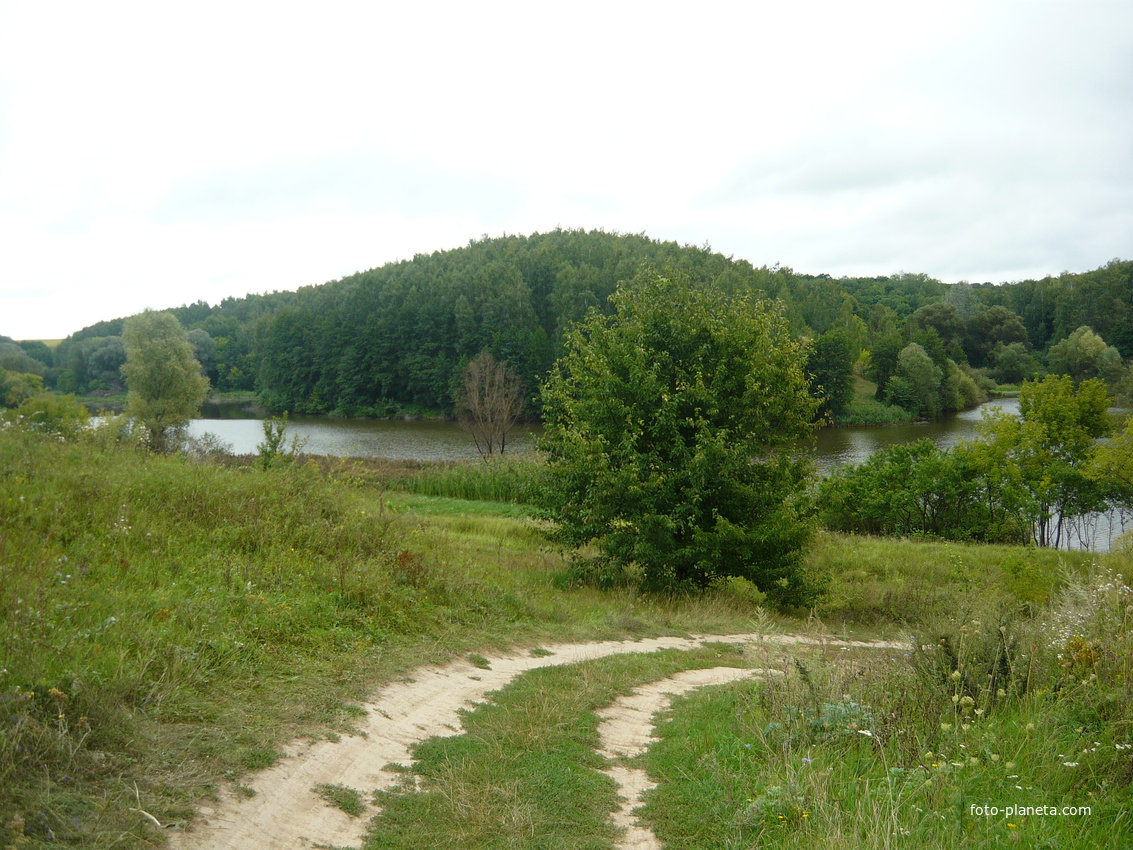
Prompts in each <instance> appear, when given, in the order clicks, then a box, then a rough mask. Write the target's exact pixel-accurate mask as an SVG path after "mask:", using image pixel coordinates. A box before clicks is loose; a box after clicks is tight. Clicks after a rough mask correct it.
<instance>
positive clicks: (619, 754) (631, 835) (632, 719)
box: [598, 667, 783, 850]
mask: <svg viewBox="0 0 1133 850" xmlns="http://www.w3.org/2000/svg"><path fill="white" fill-rule="evenodd" d="M781 675H783V671H782V670H761V669H751V668H744V667H711V668H709V669H705V670H685V671H684V672H681V673H677V674H676V675H675V676H670V677H669V678H668V679H661V680H659V681H656V682H650V683H649V684H648V685H642V686H641V687H640V688H638V689H637V690H635V691H634V692H633V693H631V694H628V695H627V696H624V697H619V698H618V699H616V700H614V702H613V703H612V704H611V705H610V706H609V707H608V708H605V709H603V710H602V711H600V712H598V716H599V718H601V720H602V722H601V723H600V724H599V725H598V737H599V738H600V739H601V741H602V745H601V749H600V750H599V753H601V754H602V755H604V756H605V757H606V758H608V759H611V760H613V759H619V758H632V757H633V756H636V755H641V754H642V753H644V752H645V751H646V750H647V749H649V745H650V744H651V743H653V741H654V740H655V738H654V737H653V716H654V715H655V714H656V713H657V712H659V711H662V710H664V709H665V708H668V706H669V703H670V702H671V701H672V698H673V697H674V696H677V695H678V694H683V693H687V692H688V691H691V690H694V689H696V688H703V687H704V686H705V685H723V684H726V683H727V682H735V681H738V680H740V679H764V678H767V677H768V676H781ZM603 773H605V774H606V775H607V776H609V777H610V778H611V779H613V780H614V781H615V782H617V783H618V785H619V786H620V787H621V792H622V807H621V809H620V810H618V811H617V812H614V815H613V821H614V823H615V824H617V825H618V826H620V827H624V828H625V835H624V836H623V837H622V840H621V841H619V842H618V847H619V848H620V850H661V842H660V841H658V840H657V836H656V835H654V834H653V831H652V830H650V829H648V828H647V827H644V826H642V825H641V824H639V823H638V822H637V818H635V817H634V815H633V810H634V809H635V808H637V807H638V806H640V805H641V804H642V802H644V799H643V798H644V795H645V792H646V791H648V790H649V789H650V788H655V787H656V783H655V782H652V781H651V780H650V779H649V775H648V774H647V773H646V772H645V771H644V770H642V769H641V768H637V767H626V766H625V765H622V764H615V765H611V766H610V767H609V768H607V769H606V770H604V771H603Z"/></svg>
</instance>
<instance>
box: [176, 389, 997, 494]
mask: <svg viewBox="0 0 1133 850" xmlns="http://www.w3.org/2000/svg"><path fill="white" fill-rule="evenodd" d="M991 409H1004V410H1008V411H1012V412H1013V411H1015V410H1017V409H1018V400H1017V399H1013V398H1010V399H1003V400H999V401H992V402H988V403H987V404H985V405H982V406H981V407H979V408H976V409H975V410H968V411H964V412H963V413H958V414H955V415H953V416H949V417H947V418H945V419H941V420H939V421H937V422H925V423H916V424H910V425H887V426H885V427H880V428H878V427H874V428H866V427H845V428H824V429H822V430H821V431H819V432H818V434H817V436H816V437H815V440H814V445H813V447H811V449H810V452H811V454H812V456H813V458H814V461H815V465H816V466H817V467H818V471H819V472H820V473H821V474H823V475H826V474H829V473H830V472H831V471H833V470H834V469H837V468H838V467H839V466H841V465H843V464H845V463H861V462H862V461H864V460H865V459H866V458H868V457H869V456H870V455H872V454H873V453H874V452H876V451H878V450H879V449H884V448H888V447H889V446H894V445H900V444H901V443H912V442H915V441H917V440H921V439H925V438H927V439H930V440H932V441H933V442H934V443H936V445H938V446H940V447H941V448H948V447H950V446H954V445H956V444H957V443H958V442H960V441H961V440H967V439H971V438H972V437H974V436H975V433H976V425H977V424H978V423H979V421H980V418H981V416H982V412H983V411H984V410H991ZM202 412H203V413H204V418H202V419H197V420H195V421H193V422H192V423H191V425H190V426H189V433H190V434H191V435H192V436H195V437H199V436H201V435H202V434H204V433H206V432H207V433H212V434H215V435H216V436H217V437H219V438H220V439H221V440H223V441H224V442H225V443H228V444H229V445H231V446H232V450H233V451H234V452H235V453H236V454H255V453H256V446H257V445H258V444H259V443H260V442H261V441H262V440H263V438H264V432H263V425H262V423H261V416H260V415H259V414H257V413H256V412H255V410H254V408H253V407H251V406H249V405H239V404H236V405H233V404H226V405H206V406H205V408H204V410H203V411H202ZM541 431H542V428H541V427H540V426H538V425H517V426H516V428H515V430H514V431H512V433H511V435H509V441H508V442H509V444H508V451H512V452H516V453H517V454H518V453H522V452H528V451H531V450H532V449H533V448H534V439H535V437H536V436H537V435H538V434H539V433H540V432H541ZM288 434H294V435H295V436H297V437H299V438H300V439H305V440H306V441H307V443H306V446H305V447H304V451H306V452H308V453H310V454H320V455H335V456H339V457H384V458H390V459H392V460H475V459H476V458H477V457H478V455H477V453H476V447H475V446H474V445H473V443H472V438H471V437H470V436H469V435H468V434H467V433H466V432H465V431H464V430H463V429H462V428H461V427H460V426H459V425H458V424H457V423H455V422H447V421H444V420H435V419H419V420H412V421H403V420H375V419H330V418H327V417H302V416H300V417H295V418H293V419H291V420H290V421H289V423H288Z"/></svg>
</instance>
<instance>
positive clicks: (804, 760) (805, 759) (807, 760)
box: [803, 758, 811, 817]
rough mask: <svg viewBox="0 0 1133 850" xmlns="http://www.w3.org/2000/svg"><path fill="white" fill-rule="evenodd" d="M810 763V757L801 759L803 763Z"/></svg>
mask: <svg viewBox="0 0 1133 850" xmlns="http://www.w3.org/2000/svg"><path fill="white" fill-rule="evenodd" d="M810 763H811V762H810V759H808V758H804V759H803V764H810ZM804 817H805V815H804Z"/></svg>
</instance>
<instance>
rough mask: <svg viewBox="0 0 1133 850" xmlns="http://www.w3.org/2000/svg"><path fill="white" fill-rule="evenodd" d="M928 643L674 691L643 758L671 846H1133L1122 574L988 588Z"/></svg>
mask: <svg viewBox="0 0 1133 850" xmlns="http://www.w3.org/2000/svg"><path fill="white" fill-rule="evenodd" d="M914 640H915V643H914V645H913V647H911V648H910V651H909V652H906V653H896V652H895V653H892V654H891V656H890V657H889V658H888V659H876V658H875V659H871V660H870V661H869V662H868V663H863V662H862V660H861V659H855V658H852V657H848V656H844V655H842V654H841V653H838V654H835V655H829V654H828V655H826V656H825V657H819V658H812V659H806V660H800V661H798V662H797V663H796V665H795V667H796V671H795V675H794V676H791V677H787V678H785V679H783V680H781V681H780V680H776V681H771V682H767V683H763V684H738V685H733V686H728V687H725V688H719V689H714V690H712V691H706V692H703V693H698V694H695V695H692V696H689V697H686V698H684V699H683V700H680V701H678V702H677V703H676V704H674V707H673V709H672V711H671V713H670V715H669V717H668V719H666V721H665V722H664V723H662V725H661V727H660V730H659V734H660V737H661V742H660V743H659V744H658V745H657V746H655V747H654V748H653V749H652V750H651V751H650V753H648V754H647V755H646V756H645V757H644V760H645V762H646V764H647V766H648V769H649V771H650V773H651V775H652V777H653V778H654V779H655V780H656V781H658V782H659V783H660V785H659V787H658V789H657V790H656V791H655V792H653V793H652V794H651V795H650V796H649V797H648V798H647V806H646V809H645V816H646V818H647V820H648V821H650V822H651V823H652V824H653V826H654V829H655V831H656V832H657V834H658V835H659V836H660V837H661V839H662V840H663V841H665V844H666V847H669V848H674V850H676V849H677V848H697V850H699V848H705V847H732V846H737V847H738V846H760V847H774V848H804V847H811V846H814V845H816V844H820V845H821V846H823V847H829V848H836V850H837V848H847V849H848V848H860V847H865V848H893V847H916V848H941V850H943V848H954V847H963V848H967V847H970V848H977V847H979V848H985V847H1011V846H1017V845H1020V844H1021V846H1025V847H1060V848H1064V849H1065V850H1070V848H1082V849H1083V850H1085V848H1114V850H1116V848H1125V847H1129V846H1133V819H1131V818H1130V816H1129V812H1130V805H1131V804H1133V788H1131V781H1133V701H1131V699H1130V697H1131V689H1133V679H1131V674H1133V670H1131V664H1133V662H1131V660H1130V659H1131V657H1133V593H1131V592H1130V590H1129V588H1128V587H1127V586H1125V585H1124V582H1123V580H1122V579H1121V578H1120V577H1119V576H1118V575H1117V574H1116V573H1114V572H1113V571H1112V570H1107V569H1105V568H1095V570H1094V571H1093V572H1092V573H1091V574H1090V575H1089V576H1088V577H1086V578H1084V579H1077V580H1072V581H1070V582H1068V583H1067V584H1066V586H1065V587H1064V588H1063V589H1062V590H1061V591H1059V592H1058V593H1057V594H1056V595H1055V596H1054V597H1053V598H1052V600H1051V602H1050V603H1049V604H1048V605H1046V606H1044V607H1043V608H1042V610H1041V611H1040V612H1038V616H1036V617H1033V618H1032V617H1027V616H1022V615H1021V613H1020V610H1019V608H1018V607H1017V606H1015V607H1011V606H1006V607H1005V606H1004V605H1003V604H1002V603H1001V602H995V603H990V602H989V603H988V604H985V605H983V606H981V607H978V608H975V609H973V610H970V611H967V612H954V613H953V615H952V616H950V617H947V618H943V619H939V620H935V621H930V622H925V623H922V624H921V628H920V629H919V630H918V635H917V637H916V638H915V639H914ZM1007 806H1014V807H1016V808H1015V810H1014V811H1011V812H1009V811H1008V810H1007ZM1027 807H1029V808H1030V811H1027ZM1040 807H1041V808H1040ZM1048 807H1050V808H1048ZM1063 807H1073V808H1074V809H1075V811H1074V812H1073V813H1071V812H1069V811H1063V810H1062V809H1063ZM996 809H998V811H995V810H996Z"/></svg>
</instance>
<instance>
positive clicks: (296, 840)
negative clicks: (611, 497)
mask: <svg viewBox="0 0 1133 850" xmlns="http://www.w3.org/2000/svg"><path fill="white" fill-rule="evenodd" d="M713 642H724V643H741V642H743V643H747V642H764V643H771V644H779V645H800V644H806V645H814V646H820V645H827V646H847V647H848V646H860V647H874V648H897V647H899V646H901V645H900V644H886V643H868V642H860V641H834V640H818V639H813V638H802V637H794V636H790V635H762V634H739V635H697V636H693V637H691V638H677V637H663V638H651V639H647V640H638V641H606V642H603V643H588V644H562V645H557V646H548V647H547V650H548V651H549V652H551V653H552V654H551V655H542V656H539V657H536V656H533V655H531V654H530V651H526V652H523V653H515V654H509V655H501V656H497V657H494V658H489V659H488V660H489V662H490V663H491V669H489V670H483V669H480V668H478V667H474V666H473V665H472V664H470V663H469V662H468V661H466V660H464V659H459V660H456V661H453V662H451V663H449V664H446V665H444V666H439V667H422V668H419V669H417V670H415V671H414V672H413V674H412V678H410V679H407V680H406V681H403V682H397V683H394V684H391V685H388V686H387V687H385V688H383V689H382V690H381V691H379V692H378V693H377V694H375V696H374V698H373V700H372V701H371V702H369V703H367V704H366V705H364V706H363V708H364V709H365V711H366V716H365V717H364V718H363V719H361V720H360V721H359V723H358V724H357V726H358V729H359V731H360V732H361V733H362V734H361V735H360V736H348V737H345V736H344V737H343V738H342V739H341V740H340V741H338V742H330V741H320V742H317V743H313V744H303V745H298V746H293V747H291V748H289V749H288V750H287V751H286V752H285V754H284V758H282V759H281V760H280V761H279V762H278V763H277V764H276V765H275V766H274V767H271V768H268V769H267V770H264V771H262V772H260V773H258V774H256V775H255V776H254V777H253V778H252V781H251V786H252V787H253V788H254V789H255V791H256V794H255V796H253V797H241V796H237V795H236V794H235V793H232V792H225V793H223V794H222V795H221V799H220V801H219V802H218V803H216V804H215V805H212V806H202V807H201V810H200V815H199V817H198V818H197V819H196V820H195V821H194V822H193V823H192V824H191V827H190V829H191V831H187V832H174V833H171V836H170V838H171V846H172V847H174V848H178V850H190V848H192V850H231V848H240V850H277V848H278V850H282V848H287V850H291V848H302V847H308V848H309V847H314V846H315V845H316V844H322V845H333V846H336V847H348V846H359V845H360V844H361V842H362V837H363V833H364V831H365V827H366V821H367V820H368V819H367V818H365V817H362V818H352V817H349V816H348V815H346V814H344V813H343V812H341V811H339V810H338V809H336V808H333V807H331V806H328V805H327V804H326V803H325V802H324V801H323V800H322V798H320V797H319V796H318V795H317V794H315V793H314V791H313V790H312V789H313V788H314V786H316V785H320V784H324V783H329V784H338V785H346V786H349V787H351V788H356V789H358V790H360V791H362V792H363V794H367V795H368V793H369V792H370V791H371V790H373V789H377V788H383V789H385V788H390V787H392V786H394V785H395V784H396V783H397V782H398V781H399V780H400V779H401V778H402V777H401V776H400V775H398V774H394V773H390V772H388V771H385V770H383V769H382V768H383V767H384V766H385V765H387V764H390V763H396V764H403V765H409V764H410V762H411V760H412V759H411V756H410V751H409V750H410V747H411V746H412V745H413V744H416V743H418V742H420V741H423V740H425V739H426V738H431V737H434V736H438V735H457V734H460V731H461V730H460V717H459V711H460V709H462V708H468V707H469V706H470V705H472V704H474V703H476V702H482V701H483V700H484V699H485V697H486V695H487V694H488V693H490V692H492V691H498V690H499V689H500V688H502V687H504V686H505V685H507V684H508V683H509V682H510V681H511V680H512V679H513V678H515V677H516V676H518V675H519V674H521V673H526V672H527V671H529V670H534V669H536V668H538V667H547V666H553V665H559V664H574V663H577V662H579V661H586V660H589V659H593V658H602V657H605V656H608V655H618V654H625V653H631V652H655V651H657V650H660V649H681V650H689V649H695V648H697V647H699V646H701V645H703V644H705V643H713ZM743 672H744V673H747V672H748V671H746V670H745V671H743ZM640 714H641V712H639V715H640ZM651 718H652V712H649V713H648V714H644V715H643V716H641V722H642V723H644V724H645V730H646V731H645V735H646V736H648V735H649V734H650V730H651V728H652V727H651V722H652V720H651ZM645 846H648V845H645Z"/></svg>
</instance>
